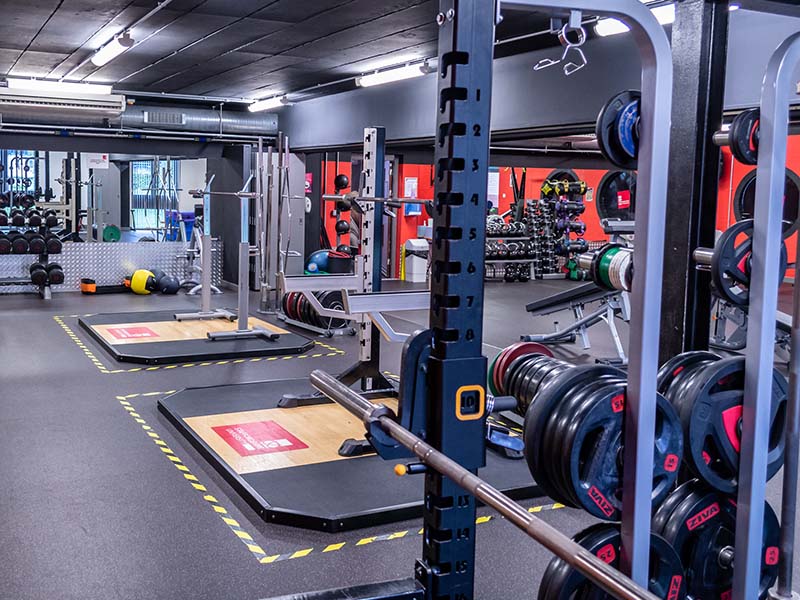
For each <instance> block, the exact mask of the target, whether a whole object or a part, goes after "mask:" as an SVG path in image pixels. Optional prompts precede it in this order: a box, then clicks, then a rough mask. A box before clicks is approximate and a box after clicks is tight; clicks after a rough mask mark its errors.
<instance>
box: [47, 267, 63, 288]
mask: <svg viewBox="0 0 800 600" xmlns="http://www.w3.org/2000/svg"><path fill="white" fill-rule="evenodd" d="M45 268H46V269H47V281H48V282H49V283H50V285H61V284H62V283H64V269H62V268H61V265H59V264H56V263H50V264H49V265H47V267H45Z"/></svg>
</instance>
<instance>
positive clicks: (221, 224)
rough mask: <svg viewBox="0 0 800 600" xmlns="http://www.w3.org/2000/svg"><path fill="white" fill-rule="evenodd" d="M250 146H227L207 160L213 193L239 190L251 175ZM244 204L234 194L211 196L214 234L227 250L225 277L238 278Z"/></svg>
mask: <svg viewBox="0 0 800 600" xmlns="http://www.w3.org/2000/svg"><path fill="white" fill-rule="evenodd" d="M250 165H251V147H250V146H228V147H227V148H225V150H224V151H223V153H222V157H221V158H210V159H209V160H208V166H207V173H208V176H209V177H210V176H211V175H212V174H214V175H215V177H214V183H212V184H211V191H212V192H237V191H239V190H240V189H242V186H243V185H244V182H245V181H246V179H247V178H248V177H249V176H250ZM241 222H242V221H241V205H240V202H239V199H238V198H235V197H233V196H212V197H211V235H213V236H214V237H220V238H222V244H223V249H224V254H223V261H222V278H223V279H224V280H225V281H229V282H231V283H238V281H239V242H240V240H241V232H242V228H241Z"/></svg>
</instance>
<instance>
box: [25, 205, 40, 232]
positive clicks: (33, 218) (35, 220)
mask: <svg viewBox="0 0 800 600" xmlns="http://www.w3.org/2000/svg"><path fill="white" fill-rule="evenodd" d="M28 225H30V226H31V227H41V226H42V215H41V213H39V211H38V210H36V208H31V209H30V210H29V211H28Z"/></svg>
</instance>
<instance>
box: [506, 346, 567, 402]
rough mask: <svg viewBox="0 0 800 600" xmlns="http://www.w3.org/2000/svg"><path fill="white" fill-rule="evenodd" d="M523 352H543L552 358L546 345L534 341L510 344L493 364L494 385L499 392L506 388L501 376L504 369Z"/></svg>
mask: <svg viewBox="0 0 800 600" xmlns="http://www.w3.org/2000/svg"><path fill="white" fill-rule="evenodd" d="M524 354H544V355H545V356H549V357H551V358H552V356H553V353H552V352H551V351H550V349H549V348H548V347H547V346H544V345H542V344H539V343H536V342H517V343H516V344H512V345H511V346H509V347H508V348H506V349H505V350H504V351H503V355H502V356H501V357H500V358H499V359H497V364H496V365H495V368H494V372H495V387H496V388H497V391H498V392H500V393H501V394H505V393H506V390H505V388H504V387H503V378H504V377H505V373H506V369H507V368H508V366H509V365H510V364H511V363H512V362H513V361H514V359H516V358H517V357H519V356H523V355H524Z"/></svg>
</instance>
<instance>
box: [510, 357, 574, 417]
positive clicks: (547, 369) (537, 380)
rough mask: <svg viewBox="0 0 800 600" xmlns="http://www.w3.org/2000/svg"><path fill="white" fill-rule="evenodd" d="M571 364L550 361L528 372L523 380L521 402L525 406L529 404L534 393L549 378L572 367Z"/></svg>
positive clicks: (534, 396)
mask: <svg viewBox="0 0 800 600" xmlns="http://www.w3.org/2000/svg"><path fill="white" fill-rule="evenodd" d="M572 368H573V367H572V365H569V364H567V363H563V362H560V361H559V362H550V363H545V364H543V365H542V368H541V369H537V370H536V371H535V372H529V373H528V374H527V376H526V378H525V381H524V382H523V384H522V385H523V386H524V389H523V394H524V395H523V402H524V404H525V405H526V406H530V405H531V404H532V403H533V402H535V400H536V394H538V393H539V389H541V387H542V386H543V385H545V384H546V383H547V382H548V381H549V380H550V379H552V378H554V377H556V376H557V375H558V374H559V373H563V372H564V371H567V370H569V369H572Z"/></svg>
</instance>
